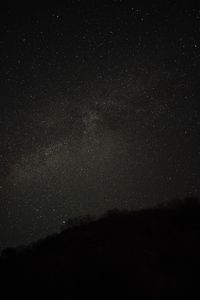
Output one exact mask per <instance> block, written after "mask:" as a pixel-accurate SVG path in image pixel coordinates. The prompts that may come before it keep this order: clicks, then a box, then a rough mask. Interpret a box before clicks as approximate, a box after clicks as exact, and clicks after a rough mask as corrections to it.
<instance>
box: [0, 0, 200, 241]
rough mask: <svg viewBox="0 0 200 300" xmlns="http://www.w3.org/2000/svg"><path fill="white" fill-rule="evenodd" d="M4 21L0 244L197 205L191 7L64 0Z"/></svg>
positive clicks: (199, 157) (196, 49)
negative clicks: (189, 202) (130, 213)
mask: <svg viewBox="0 0 200 300" xmlns="http://www.w3.org/2000/svg"><path fill="white" fill-rule="evenodd" d="M1 16H2V18H1V32H2V38H1V40H0V58H1V78H2V80H1V85H0V97H1V128H2V130H1V132H2V138H1V154H0V155H1V156H0V158H1V166H2V172H1V177H0V179H1V190H0V191H1V195H2V196H1V199H2V201H1V210H0V239H1V241H2V242H1V244H2V246H6V245H16V244H20V243H27V242H30V241H33V240H35V239H38V238H40V237H42V236H45V235H47V234H49V233H52V232H54V231H57V230H59V228H60V226H61V225H62V222H65V220H67V218H69V217H73V216H78V215H84V214H87V213H90V214H95V215H100V214H102V213H104V212H105V211H106V210H108V209H111V208H113V207H118V208H126V209H139V208H142V207H149V206H152V205H155V204H159V203H161V202H165V201H168V200H171V199H172V198H174V197H185V196H191V195H194V196H199V194H200V192H199V183H200V182H199V181H200V180H199V178H200V177H199V175H200V173H199V168H198V166H199V163H200V144H199V132H200V122H199V119H200V118H199V117H200V112H199V104H198V101H199V94H200V93H199V82H198V81H199V75H200V74H199V73H200V68H199V66H200V61H199V60H200V41H199V33H200V13H199V9H198V7H192V5H191V6H190V7H189V6H188V7H184V6H180V4H176V3H174V4H172V3H171V2H170V1H167V4H166V7H165V6H162V5H161V6H160V5H159V4H158V3H157V4H156V3H155V4H154V2H152V6H151V7H148V6H145V7H143V6H140V7H133V6H132V5H129V4H128V2H126V1H110V2H109V3H108V2H106V3H103V2H102V3H101V4H98V5H97V6H96V7H94V6H93V5H92V4H91V3H90V4H89V2H88V4H87V5H86V4H83V3H81V2H79V1H69V4H68V5H66V6H63V7H54V8H53V7H49V8H46V9H45V10H43V9H42V8H40V9H38V10H37V9H35V10H34V9H33V10H32V12H30V11H29V10H27V9H26V8H23V9H19V8H18V9H17V8H14V7H10V8H9V9H8V10H5V11H2V13H1ZM183 21H184V22H183Z"/></svg>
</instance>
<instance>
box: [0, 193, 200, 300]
mask: <svg viewBox="0 0 200 300" xmlns="http://www.w3.org/2000/svg"><path fill="white" fill-rule="evenodd" d="M199 272H200V205H199V202H198V199H195V198H187V199H185V200H181V201H180V200H178V199H177V200H174V201H172V202H171V203H168V204H167V205H165V206H163V207H156V208H154V209H146V210H141V211H133V212H129V211H121V212H120V211H119V210H117V209H115V210H111V211H109V212H107V213H106V214H105V215H104V216H102V217H101V218H100V219H96V220H95V219H93V218H92V217H90V216H86V217H82V218H76V219H73V220H69V221H68V222H66V226H65V228H63V230H62V231H61V233H59V234H54V235H52V236H49V237H47V238H46V239H43V240H40V241H38V242H37V243H33V244H32V245H30V246H28V247H18V248H8V249H5V250H3V251H2V256H1V260H0V273H1V290H0V293H1V295H0V297H1V299H52V298H53V299H83V298H85V297H86V299H88V298H92V299H107V298H110V299H115V298H116V297H120V298H121V299H127V298H128V296H129V295H131V298H132V299H198V296H199V295H196V296H197V298H196V297H195V298H194V296H193V295H194V294H195V292H196V291H197V292H199V291H198V285H199ZM196 288H197V289H196ZM61 295H62V296H61ZM111 297H112V298H111Z"/></svg>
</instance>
